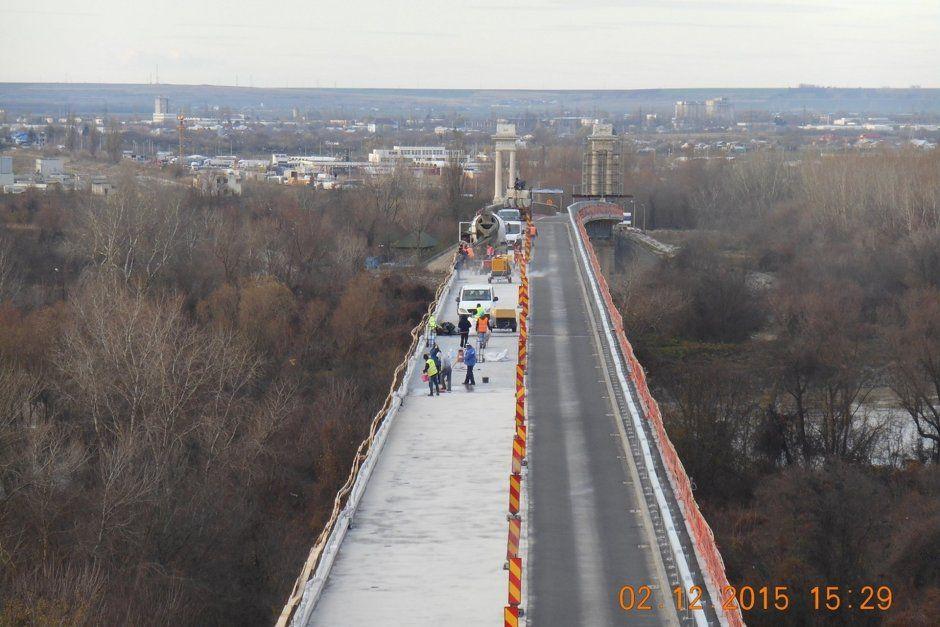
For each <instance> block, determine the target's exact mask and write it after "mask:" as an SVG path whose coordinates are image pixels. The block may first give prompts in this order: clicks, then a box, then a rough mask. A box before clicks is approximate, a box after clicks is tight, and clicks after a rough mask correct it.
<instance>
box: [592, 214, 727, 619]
mask: <svg viewBox="0 0 940 627" xmlns="http://www.w3.org/2000/svg"><path fill="white" fill-rule="evenodd" d="M621 216H622V213H621V212H620V211H619V209H617V208H615V210H612V209H611V207H610V205H601V204H599V205H587V206H585V207H582V208H581V209H579V210H578V214H577V218H578V219H577V220H575V223H576V225H577V228H578V231H579V232H580V234H581V240H582V241H583V242H585V244H586V245H585V248H586V249H587V253H588V260H589V262H590V264H591V267H592V269H593V270H594V276H595V277H597V282H598V284H599V287H600V292H601V296H602V297H603V299H604V305H605V308H606V309H607V314H608V316H609V318H610V320H611V323H612V324H613V331H614V335H615V337H616V338H617V343H618V344H619V345H620V350H621V352H622V354H623V357H624V360H625V361H626V362H627V368H628V370H629V373H628V376H629V377H630V378H631V379H632V380H633V384H634V386H635V387H636V391H637V394H638V396H639V397H640V402H641V404H642V405H643V407H642V409H643V413H644V415H645V416H646V419H647V420H648V421H649V422H650V424H651V426H652V428H653V431H654V433H655V434H656V443H657V445H658V448H659V454H660V456H661V457H662V460H663V464H664V465H665V466H666V468H667V469H668V472H669V482H670V484H671V485H672V489H673V493H674V494H675V496H676V499H677V500H678V501H679V505H680V507H681V508H682V514H683V516H684V517H685V520H686V523H687V526H688V528H689V531H690V533H691V535H692V541H693V542H694V543H695V547H696V549H697V550H698V555H699V558H700V561H702V562H704V563H702V564H700V566H701V568H702V570H703V571H704V572H705V575H706V577H708V578H709V579H710V580H711V583H712V590H718V591H723V590H725V589H726V587H727V586H728V585H729V584H728V577H727V575H726V574H725V563H724V560H722V558H721V553H720V552H719V551H718V545H717V544H716V543H715V535H714V533H712V529H711V527H709V525H708V522H706V520H705V517H704V516H703V515H702V512H701V510H700V509H699V507H698V503H696V502H695V497H694V496H693V495H692V484H691V482H690V481H689V476H688V475H687V474H686V472H685V467H684V466H683V465H682V461H681V460H680V459H679V455H678V453H676V449H675V447H674V446H673V445H672V441H671V440H670V439H669V436H668V435H667V434H666V429H665V427H664V426H663V418H662V413H661V412H660V410H659V404H658V403H657V402H656V399H654V398H653V395H652V394H650V391H649V386H648V385H647V382H646V372H645V371H644V370H643V366H642V365H640V362H639V361H638V360H637V358H636V355H634V353H633V346H631V345H630V342H629V340H627V335H626V333H625V331H624V328H623V317H622V316H621V315H620V312H619V311H618V310H617V307H616V306H615V305H614V301H613V298H612V297H611V295H610V288H609V287H608V285H607V279H606V278H605V277H604V273H603V272H602V271H601V266H600V263H598V261H597V255H596V254H595V252H594V247H593V246H591V245H590V239H589V238H588V234H587V231H586V229H585V228H584V223H585V221H586V220H587V219H589V218H610V219H616V220H619V219H620V218H621ZM716 601H718V600H716ZM718 602H720V601H718ZM724 614H725V618H726V619H727V621H728V624H729V625H732V626H743V625H744V620H743V619H742V617H741V612H740V609H738V608H735V609H734V610H727V609H725V610H724Z"/></svg>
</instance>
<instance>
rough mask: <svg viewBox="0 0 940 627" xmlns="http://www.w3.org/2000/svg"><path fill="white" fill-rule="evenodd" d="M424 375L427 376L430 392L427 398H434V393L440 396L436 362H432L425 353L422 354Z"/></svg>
mask: <svg viewBox="0 0 940 627" xmlns="http://www.w3.org/2000/svg"><path fill="white" fill-rule="evenodd" d="M422 372H423V373H424V374H426V375H427V376H428V388H429V389H430V390H431V392H430V394H428V396H434V393H435V392H437V395H438V396H440V395H441V388H440V382H439V381H438V378H437V362H436V361H434V360H433V359H432V358H431V357H430V356H428V354H427V353H425V354H424V370H422Z"/></svg>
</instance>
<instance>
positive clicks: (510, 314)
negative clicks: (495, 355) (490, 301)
mask: <svg viewBox="0 0 940 627" xmlns="http://www.w3.org/2000/svg"><path fill="white" fill-rule="evenodd" d="M490 321H491V326H492V327H493V329H494V330H498V329H502V330H509V331H512V332H515V331H516V310H515V309H500V308H497V307H494V308H493V309H492V310H490Z"/></svg>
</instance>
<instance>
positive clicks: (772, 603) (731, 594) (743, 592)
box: [721, 586, 790, 612]
mask: <svg viewBox="0 0 940 627" xmlns="http://www.w3.org/2000/svg"><path fill="white" fill-rule="evenodd" d="M721 607H722V609H724V610H726V611H728V610H735V609H739V608H740V609H742V610H744V611H745V612H749V611H751V610H753V609H755V608H756V609H758V610H762V611H765V612H766V611H768V610H777V611H778V612H784V611H786V609H787V608H789V607H790V589H789V588H788V587H787V586H773V587H771V586H759V587H757V588H755V587H754V586H741V587H738V588H736V587H734V586H725V587H724V588H723V589H722V591H721Z"/></svg>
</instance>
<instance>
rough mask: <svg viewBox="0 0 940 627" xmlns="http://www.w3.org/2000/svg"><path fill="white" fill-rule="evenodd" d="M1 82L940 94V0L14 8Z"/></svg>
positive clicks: (379, 0)
mask: <svg viewBox="0 0 940 627" xmlns="http://www.w3.org/2000/svg"><path fill="white" fill-rule="evenodd" d="M0 24H2V35H0V81H50V82H65V81H71V82H115V83H146V82H150V81H152V80H154V79H155V74H156V71H157V67H159V79H160V82H163V83H210V84H220V85H233V84H235V82H236V77H237V81H238V84H239V85H249V84H250V85H253V86H255V87H284V86H289V87H316V86H321V87H332V86H334V85H335V86H338V87H421V88H428V87H445V88H461V87H463V88H480V87H483V88H533V89H542V88H544V89H638V88H652V87H776V86H794V85H796V84H798V83H815V84H820V85H831V86H844V87H854V86H864V87H882V86H892V87H907V86H909V85H915V84H916V85H921V86H923V87H940V0H852V1H842V0H740V1H732V0H504V1H498V0H340V1H335V0H315V1H311V2H261V1H259V0H252V1H250V2H249V1H247V0H224V1H221V0H185V1H183V0H156V1H152V2H138V1H136V0H83V1H81V2H79V1H76V0H0Z"/></svg>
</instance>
